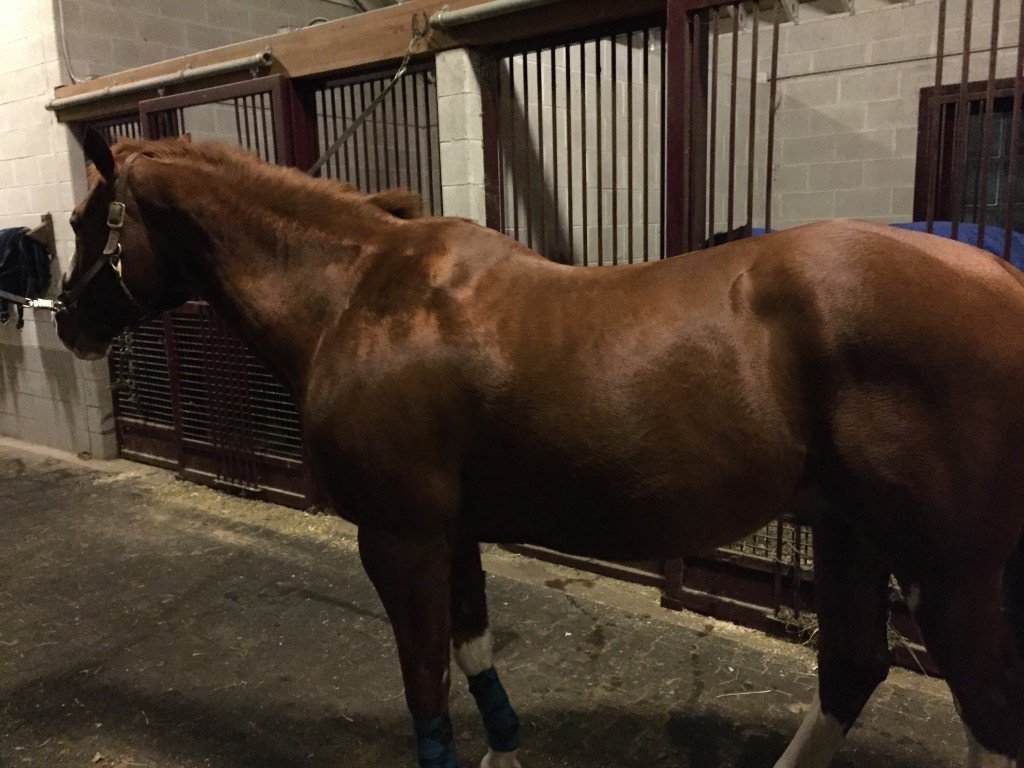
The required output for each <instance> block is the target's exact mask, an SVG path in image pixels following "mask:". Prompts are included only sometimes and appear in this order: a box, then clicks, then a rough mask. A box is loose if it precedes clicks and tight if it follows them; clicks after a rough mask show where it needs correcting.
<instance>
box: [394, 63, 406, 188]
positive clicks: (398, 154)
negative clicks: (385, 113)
mask: <svg viewBox="0 0 1024 768" xmlns="http://www.w3.org/2000/svg"><path fill="white" fill-rule="evenodd" d="M403 79H404V78H403ZM391 138H392V140H393V142H394V147H395V182H394V185H395V186H396V187H400V186H402V148H401V147H400V146H399V142H398V90H397V88H392V89H391Z"/></svg>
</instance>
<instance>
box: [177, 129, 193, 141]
mask: <svg viewBox="0 0 1024 768" xmlns="http://www.w3.org/2000/svg"><path fill="white" fill-rule="evenodd" d="M178 141H183V142H185V143H186V144H191V143H192V134H191V133H189V132H188V131H185V132H184V133H183V134H181V136H179V137H178Z"/></svg>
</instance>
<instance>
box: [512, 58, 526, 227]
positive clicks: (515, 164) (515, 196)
mask: <svg viewBox="0 0 1024 768" xmlns="http://www.w3.org/2000/svg"><path fill="white" fill-rule="evenodd" d="M523 55H524V56H525V55H526V54H523ZM508 100H509V124H508V135H509V136H511V137H512V140H511V141H509V142H508V148H509V165H510V168H511V173H510V174H509V178H510V181H511V182H512V190H511V195H510V201H511V205H512V237H513V238H514V239H516V240H519V203H520V195H519V190H518V183H519V172H520V168H519V141H518V139H517V137H516V117H517V116H518V115H519V114H520V111H519V103H518V101H517V98H516V62H515V57H509V59H508ZM523 109H524V113H523V119H524V120H525V119H526V115H525V109H526V106H525V103H524V106H523Z"/></svg>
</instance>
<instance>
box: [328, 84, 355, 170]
mask: <svg viewBox="0 0 1024 768" xmlns="http://www.w3.org/2000/svg"><path fill="white" fill-rule="evenodd" d="M339 106H340V107H341V125H342V131H343V130H344V129H345V128H347V127H348V121H349V114H348V106H347V105H346V104H345V90H344V89H342V88H331V111H332V113H333V114H334V120H333V125H334V139H333V140H332V141H331V142H330V143H329V144H328V145H327V146H328V147H329V146H331V144H333V143H334V142H335V141H337V140H338V136H339V135H341V131H339V130H338V118H337V114H338V107H339ZM353 117H355V116H354V115H353ZM355 146H356V145H355V144H354V143H353V142H351V141H346V142H345V147H344V149H343V150H342V151H341V152H338V153H337V154H335V156H334V167H335V174H336V175H337V177H338V178H343V179H344V181H346V182H347V183H349V184H351V183H352V165H353V164H354V163H357V162H359V161H358V157H355V158H354V157H353V155H354V154H355ZM326 149H327V147H324V150H325V151H326ZM342 161H344V163H345V175H344V177H343V176H342V175H341V164H342Z"/></svg>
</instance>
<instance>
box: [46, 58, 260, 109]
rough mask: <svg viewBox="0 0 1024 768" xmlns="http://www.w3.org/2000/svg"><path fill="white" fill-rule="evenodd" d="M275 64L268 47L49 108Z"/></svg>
mask: <svg viewBox="0 0 1024 768" xmlns="http://www.w3.org/2000/svg"><path fill="white" fill-rule="evenodd" d="M273 63H274V56H273V53H272V52H271V50H270V48H269V47H267V48H266V49H265V50H264V51H263V52H262V53H257V54H254V55H252V56H245V57H243V58H240V59H231V60H230V61H221V62H218V63H216V64H207V65H206V66H203V67H185V68H184V69H179V70H178V71H177V72H170V73H168V74H166V75H159V76H157V77H150V78H147V79H145V80H139V81H137V82H134V83H122V84H120V85H111V86H109V87H107V88H104V89H102V90H99V91H91V92H90V93H83V94H79V95H78V96H67V97H65V98H63V99H54V100H53V101H51V102H50V103H49V104H47V105H46V108H47V109H48V110H50V111H51V112H56V111H57V110H61V109H67V108H69V107H80V106H82V105H83V104H91V103H92V102H94V101H102V100H103V99H109V98H111V97H114V96H124V95H126V94H132V93H141V92H143V91H150V90H154V89H156V88H165V87H167V86H169V85H177V84H179V83H187V82H190V81H192V80H200V79H202V78H207V77H215V76H217V75H223V74H226V73H229V72H238V71H240V70H246V69H251V70H260V69H266V68H267V67H269V66H270V65H271V64H273Z"/></svg>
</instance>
